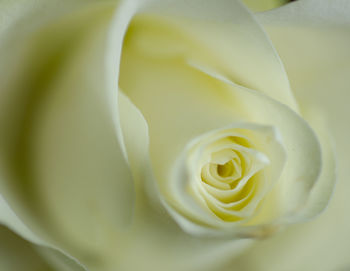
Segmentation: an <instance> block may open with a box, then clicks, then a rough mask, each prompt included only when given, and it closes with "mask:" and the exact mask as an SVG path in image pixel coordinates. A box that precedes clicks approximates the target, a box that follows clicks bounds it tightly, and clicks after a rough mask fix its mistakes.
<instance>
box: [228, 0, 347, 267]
mask: <svg viewBox="0 0 350 271" xmlns="http://www.w3.org/2000/svg"><path fill="white" fill-rule="evenodd" d="M294 11H297V12H294ZM349 14H350V5H349V2H348V1H307V0H305V1H297V2H295V3H293V4H290V5H287V6H285V7H283V8H281V9H278V10H274V11H271V13H266V14H261V20H262V22H263V23H264V26H265V28H266V29H267V30H268V33H269V35H270V36H271V38H272V41H273V43H274V44H275V46H276V48H277V50H278V52H279V54H280V56H281V58H282V60H283V62H284V64H285V66H286V70H287V73H288V75H289V78H290V81H291V85H292V88H293V90H294V91H295V92H296V93H297V98H298V101H299V102H300V105H301V109H302V112H303V113H304V112H305V113H307V111H310V110H308V108H316V109H322V111H323V115H327V117H324V119H322V115H320V114H319V113H318V112H319V111H320V110H316V111H314V110H312V109H311V112H309V114H306V116H308V115H310V113H311V114H312V115H314V116H315V112H316V113H317V115H316V116H317V118H316V120H318V121H317V122H320V118H321V124H322V122H324V121H327V120H328V121H327V123H328V127H329V128H328V130H329V131H328V132H329V133H331V134H332V135H333V136H334V142H335V144H336V155H337V160H338V182H337V185H336V188H335V192H334V195H333V197H332V200H331V201H330V204H329V207H328V208H327V209H326V212H325V213H323V214H322V215H321V216H320V217H318V218H316V219H315V220H313V221H310V222H308V223H307V224H304V225H298V226H293V227H292V228H290V229H288V230H287V231H285V232H281V233H280V234H278V235H277V236H275V237H273V238H271V239H270V240H266V241H263V242H261V243H260V244H258V245H257V246H256V247H255V248H254V249H252V250H251V251H249V252H247V253H246V254H245V255H244V256H243V257H241V258H240V259H237V261H235V262H231V263H230V265H229V266H228V267H227V269H225V270H231V269H232V268H231V267H232V266H233V265H234V266H237V269H238V270H243V271H248V270H249V271H250V270H254V271H265V270H268V271H274V270H276V271H277V270H286V271H289V270H290V271H292V270H302V271H304V270H305V271H306V270H320V271H329V270H348V269H349V268H350V260H349V256H348V255H349V253H348V251H349V250H350V242H349V240H350V234H349V228H350V215H349V205H350V202H349V191H350V182H349V176H350V171H349V166H348V164H349V152H350V145H349V137H350V129H349V121H348V116H349V114H350V111H349V106H348V101H349V85H350V79H349V73H350V65H349V63H350V52H349V46H350V35H349V34H350V28H349ZM310 24H312V27H310ZM312 115H311V116H312ZM317 122H316V123H315V122H313V121H312V118H310V123H311V124H312V125H314V126H315V129H316V130H317ZM321 127H322V125H321ZM321 131H322V128H321ZM320 135H321V136H322V133H321V134H320ZM321 142H322V140H321ZM333 170H334V168H333V169H331V170H329V172H330V174H329V175H328V176H331V175H332V172H333ZM324 176H327V175H324ZM329 180H330V179H328V180H324V181H322V182H321V184H322V185H321V187H324V188H326V189H325V190H326V191H323V189H320V190H319V193H320V194H321V197H320V199H324V197H323V196H324V194H323V193H327V190H328V192H329V188H328V189H327V186H324V184H325V183H326V182H327V181H329ZM315 188H317V186H315ZM315 191H316V190H315ZM320 204H322V203H321V202H320ZM323 207H324V205H323Z"/></svg>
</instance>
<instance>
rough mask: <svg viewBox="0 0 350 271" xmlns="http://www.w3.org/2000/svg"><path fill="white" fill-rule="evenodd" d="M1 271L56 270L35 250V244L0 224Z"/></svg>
mask: <svg viewBox="0 0 350 271" xmlns="http://www.w3.org/2000/svg"><path fill="white" fill-rule="evenodd" d="M0 240H1V242H0V270H1V271H14V270H18V271H21V270H26V271H54V270H55V269H53V268H51V267H50V266H49V264H48V263H47V261H46V260H44V259H43V258H42V257H41V256H40V255H39V253H38V252H37V251H36V250H35V248H34V245H32V244H30V243H29V242H27V241H25V240H23V239H22V238H20V237H19V236H18V235H16V234H14V233H13V232H11V231H10V230H9V229H7V228H6V227H4V226H0Z"/></svg>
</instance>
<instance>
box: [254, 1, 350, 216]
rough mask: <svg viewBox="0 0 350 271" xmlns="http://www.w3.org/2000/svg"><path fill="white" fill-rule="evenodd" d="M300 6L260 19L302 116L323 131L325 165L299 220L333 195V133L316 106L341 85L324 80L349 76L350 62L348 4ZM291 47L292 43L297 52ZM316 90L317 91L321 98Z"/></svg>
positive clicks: (321, 207) (308, 3) (306, 4)
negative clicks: (281, 61)
mask: <svg viewBox="0 0 350 271" xmlns="http://www.w3.org/2000/svg"><path fill="white" fill-rule="evenodd" d="M301 2H302V3H301ZM301 2H298V3H296V4H291V5H287V6H285V7H283V8H281V9H280V10H275V11H272V12H271V13H269V14H268V13H266V14H262V15H261V18H260V19H261V21H262V22H263V23H264V24H265V26H266V29H267V30H268V31H269V34H270V35H271V38H272V40H273V42H274V44H275V46H276V47H277V49H278V51H279V53H280V55H281V56H282V58H283V60H284V63H285V65H286V67H287V69H288V74H289V78H290V79H291V82H292V86H293V89H294V91H295V93H296V95H297V97H298V100H299V101H300V104H301V106H302V109H303V115H305V118H306V119H307V120H308V121H309V122H310V124H311V125H312V126H314V127H315V129H316V130H317V131H318V132H319V136H320V138H321V143H322V150H323V160H324V161H325V164H324V167H323V170H322V174H321V176H320V179H319V181H318V183H317V185H316V186H315V187H314V188H313V192H312V194H311V197H310V199H309V202H308V205H307V206H306V208H305V209H304V210H303V213H302V214H300V217H299V218H296V219H297V220H298V219H303V218H308V217H312V216H314V215H317V214H318V213H319V212H321V211H322V210H323V209H324V208H325V206H327V203H328V199H329V198H330V197H331V195H332V191H333V189H332V187H333V186H334V183H335V162H334V158H333V156H334V155H333V151H332V146H330V143H329V136H328V135H327V134H328V133H330V134H332V129H331V131H330V132H328V131H327V128H326V127H327V125H326V124H325V122H326V121H325V120H322V116H321V115H320V111H321V110H320V109H319V108H318V107H321V106H319V105H318V102H319V101H321V102H322V100H321V99H324V98H326V97H327V99H328V96H330V95H334V94H333V92H334V88H338V86H337V84H333V85H332V86H328V87H327V85H326V84H325V83H324V82H326V80H327V81H330V80H331V79H332V78H334V76H341V75H340V74H343V73H344V72H345V73H346V70H347V69H348V67H349V64H348V62H349V59H350V53H349V52H348V48H349V45H350V38H348V37H349V33H350V28H349V25H350V21H349V20H348V14H349V10H350V4H349V2H347V1H322V2H320V1H313V0H311V1H310V0H308V1H305V2H304V1H301ZM279 11H280V12H279ZM282 18H285V19H283V20H282ZM284 33H287V35H286V34H284ZM290 44H293V49H291V48H292V47H291V46H290ZM311 48H313V49H311ZM343 82H344V79H341V80H340V81H339V83H340V84H344V83H343ZM340 87H342V85H341V86H340ZM327 88H328V89H327ZM314 89H318V90H317V95H316V93H315V92H316V90H314ZM321 104H322V103H321ZM330 128H331V126H330Z"/></svg>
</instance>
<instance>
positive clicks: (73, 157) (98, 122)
mask: <svg viewBox="0 0 350 271" xmlns="http://www.w3.org/2000/svg"><path fill="white" fill-rule="evenodd" d="M35 3H36V4H35V5H37V7H38V11H37V12H39V11H42V10H44V11H47V12H53V11H52V10H51V8H52V9H53V10H55V8H56V5H54V4H52V6H50V5H47V6H46V4H45V5H44V4H42V3H41V4H40V3H39V1H35ZM61 5H62V6H63V7H64V9H65V10H66V9H68V10H69V6H67V4H64V3H63V2H62V4H61ZM45 6H46V7H47V9H45ZM59 6H60V5H59ZM17 8H18V7H17ZM114 8H115V5H106V4H100V3H99V4H95V5H91V6H90V7H88V6H87V7H86V8H85V9H83V10H82V11H81V12H78V13H77V12H75V11H76V10H75V9H72V10H71V12H72V13H73V14H71V15H66V17H64V18H63V19H60V20H58V21H54V22H51V21H50V22H48V21H45V23H46V24H45V26H44V27H43V26H42V25H41V24H40V23H41V21H40V20H39V22H38V24H37V25H36V24H34V26H33V27H29V25H30V26H32V24H31V23H28V24H27V25H28V28H26V25H25V24H24V22H22V24H20V25H21V26H22V27H19V28H18V33H17V35H14V34H12V32H11V31H9V30H8V28H7V29H6V31H5V32H3V33H9V34H8V35H7V34H6V35H5V34H4V35H3V36H2V37H6V38H4V39H3V40H2V43H1V51H0V53H1V59H2V61H1V64H0V71H1V73H0V76H1V80H0V84H1V93H0V95H1V97H0V102H1V105H0V108H1V116H0V118H1V119H0V138H1V140H0V143H1V145H0V154H1V183H0V185H1V186H0V187H1V190H0V191H1V193H2V195H3V197H4V198H5V199H6V200H7V202H8V205H10V206H11V208H12V210H13V211H14V212H15V213H16V215H17V216H18V217H19V218H20V219H21V220H22V221H23V223H24V224H25V225H27V226H28V228H30V230H31V231H33V235H34V236H39V237H40V238H39V237H37V240H39V241H40V240H44V241H42V244H44V245H46V244H47V243H49V244H54V245H55V246H59V247H60V248H64V249H67V251H68V252H69V253H72V254H74V256H77V257H78V258H79V260H81V261H84V262H87V263H88V264H89V265H90V264H91V265H92V266H94V265H95V264H97V262H98V263H100V257H103V256H104V254H105V250H108V249H109V243H110V242H115V239H113V241H112V238H111V235H114V234H118V232H119V231H120V230H121V229H123V228H124V227H125V226H127V225H128V224H129V223H130V221H131V217H132V209H133V200H134V194H133V188H132V186H133V184H132V178H131V175H130V173H129V169H128V165H127V163H126V161H125V160H124V157H123V155H122V152H121V149H120V146H119V142H118V140H117V138H116V136H115V127H114V124H113V121H112V118H111V116H110V115H109V110H108V104H107V95H106V85H105V78H104V74H105V69H106V67H105V65H104V53H105V50H104V49H105V39H106V35H107V34H106V30H107V28H108V20H109V19H111V16H112V13H113V11H114ZM33 9H34V10H35V8H33ZM57 12H58V11H57ZM53 14H56V13H54V12H53ZM37 15H38V14H37V13H35V16H37ZM37 17H40V16H37ZM23 18H24V19H25V18H26V17H25V16H23ZM23 18H21V19H23ZM30 18H31V20H33V21H35V20H34V19H33V18H32V17H30ZM53 18H55V16H53ZM24 19H23V20H24ZM28 20H29V19H28ZM31 20H29V21H30V22H31ZM8 27H10V24H9V26H8ZM13 29H17V25H14V26H13ZM7 30H8V31H7ZM4 220H6V223H7V225H8V226H9V227H11V228H12V227H13V228H15V229H17V228H18V227H19V226H18V225H19V224H18V222H16V221H14V222H11V221H13V220H11V221H10V222H8V218H4V219H2V221H4ZM4 223H5V222H4ZM24 224H23V225H24ZM17 232H18V233H19V234H21V235H22V236H23V237H24V238H27V239H29V238H30V237H29V235H28V234H27V233H26V232H25V231H22V230H21V231H20V230H18V231H17ZM113 238H114V236H113ZM32 239H33V238H32ZM32 241H33V240H32ZM96 250H98V251H99V253H100V254H94V255H92V254H93V253H95V252H96ZM42 253H43V254H45V255H46V254H52V253H51V251H47V250H46V249H43V252H42ZM53 254H55V252H54V253H53ZM56 256H57V257H56ZM60 257H61V256H60V255H58V254H57V255H54V256H52V255H51V256H50V258H52V259H54V261H56V262H57V264H61V263H62V262H63V264H64V265H66V263H64V262H67V261H68V262H69V261H71V260H69V259H68V258H62V257H61V259H60ZM67 259H68V260H67ZM68 265H71V264H70V263H68ZM73 268H76V270H82V269H83V267H81V266H79V265H77V264H75V267H73ZM60 270H61V269H60ZM67 270H69V269H67Z"/></svg>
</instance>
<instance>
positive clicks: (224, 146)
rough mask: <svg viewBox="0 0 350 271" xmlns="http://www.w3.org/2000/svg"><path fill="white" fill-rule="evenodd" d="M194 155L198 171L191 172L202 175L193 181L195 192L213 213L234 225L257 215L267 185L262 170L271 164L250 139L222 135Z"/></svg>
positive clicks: (192, 178)
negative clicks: (264, 186) (252, 215)
mask: <svg viewBox="0 0 350 271" xmlns="http://www.w3.org/2000/svg"><path fill="white" fill-rule="evenodd" d="M191 153H192V155H191V157H192V158H191V159H190V163H189V164H191V165H193V164H196V166H195V167H196V168H197V171H193V170H192V169H193V168H192V167H191V168H189V170H188V172H191V173H192V174H193V172H200V174H198V173H197V174H198V175H197V176H193V175H192V177H191V180H192V181H191V182H192V189H193V191H194V192H195V194H196V195H197V198H198V200H199V201H200V202H202V203H204V204H205V206H206V207H207V208H208V209H209V210H210V212H211V213H213V214H214V215H215V216H216V217H218V218H219V219H221V220H224V221H230V222H235V221H239V220H241V219H243V218H245V217H248V216H250V215H251V213H252V212H254V211H255V209H256V207H257V204H258V202H257V201H256V196H257V195H258V194H259V191H260V190H261V189H262V187H263V185H264V183H266V182H265V180H264V178H265V176H264V173H263V169H264V168H265V167H266V166H267V165H268V164H269V163H270V161H269V159H268V157H267V156H266V155H265V154H264V153H262V152H260V151H258V150H257V149H256V148H255V146H254V144H253V143H252V141H251V140H250V139H249V138H248V137H246V136H244V135H240V134H237V133H231V134H221V135H220V134H219V135H216V136H214V137H212V138H208V139H207V140H202V141H201V143H200V144H197V145H196V146H195V147H194V148H193V149H192V151H191ZM194 157H196V158H194ZM195 160H196V161H195Z"/></svg>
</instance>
